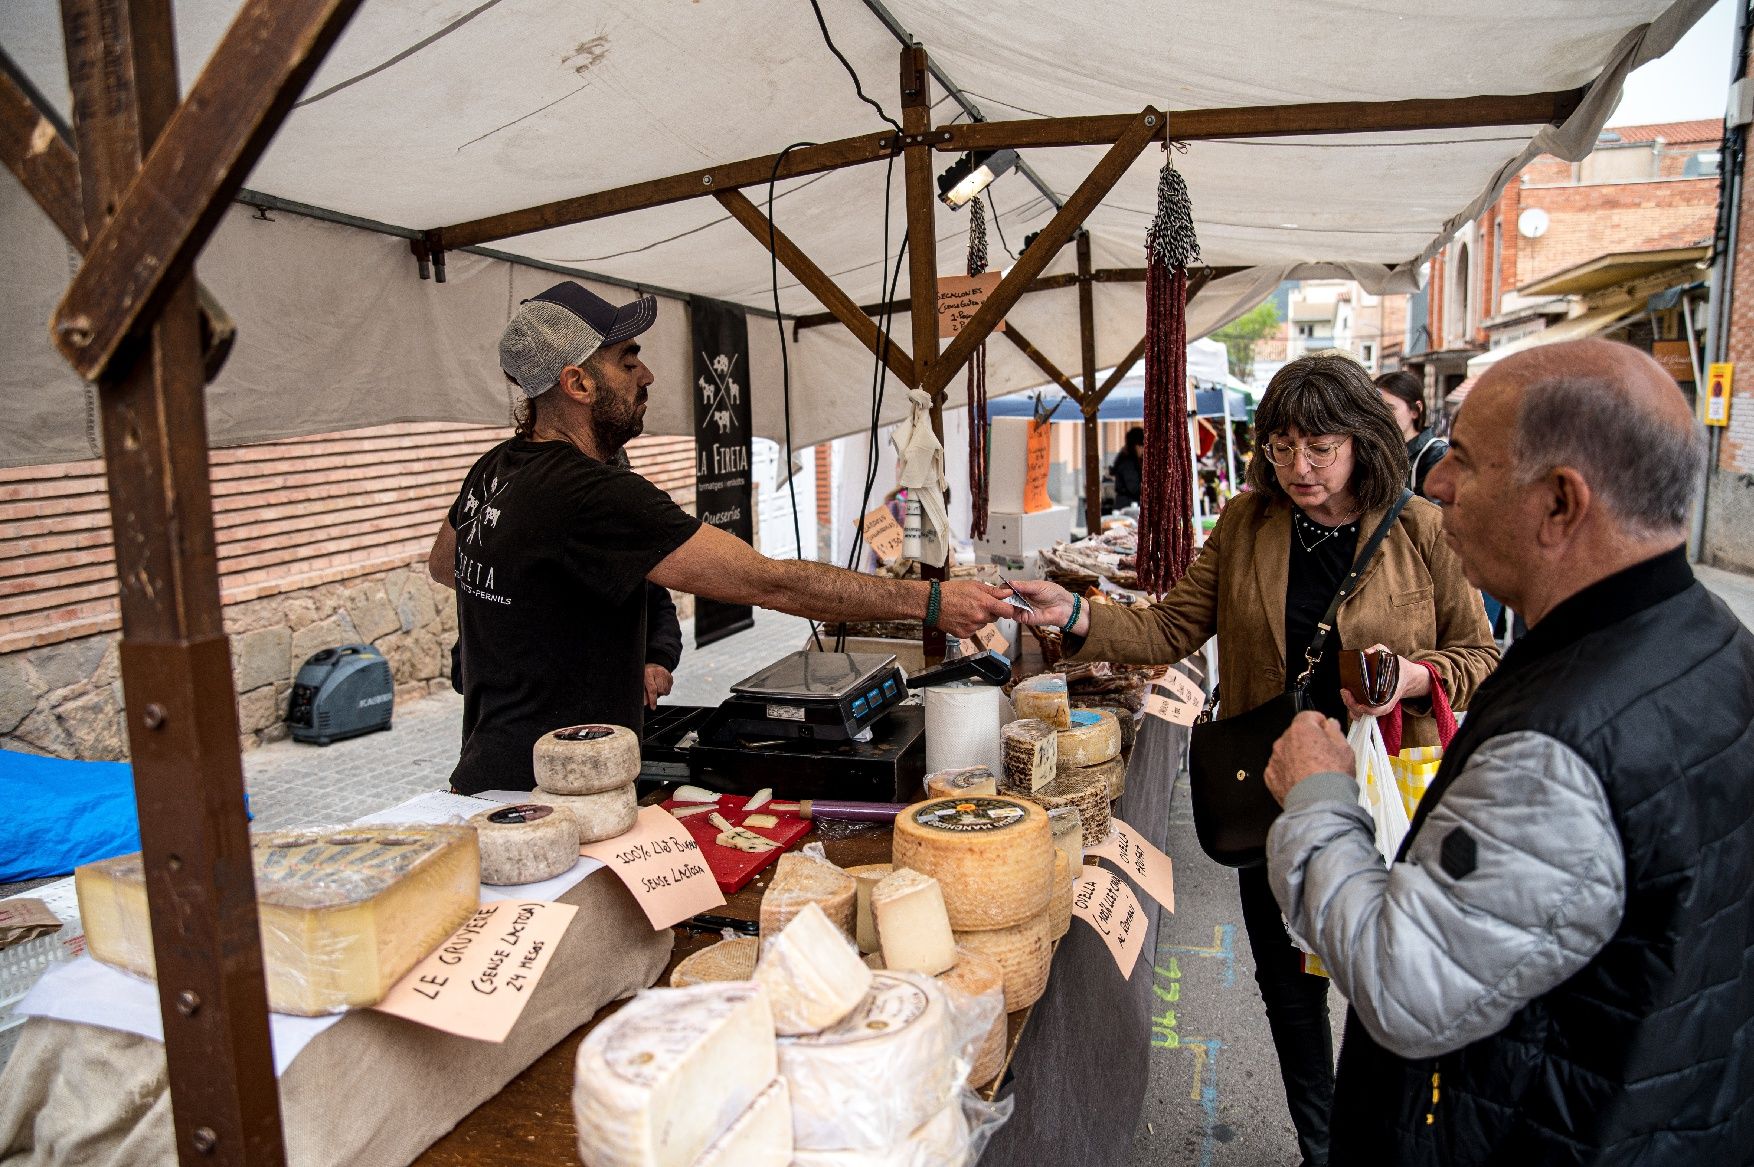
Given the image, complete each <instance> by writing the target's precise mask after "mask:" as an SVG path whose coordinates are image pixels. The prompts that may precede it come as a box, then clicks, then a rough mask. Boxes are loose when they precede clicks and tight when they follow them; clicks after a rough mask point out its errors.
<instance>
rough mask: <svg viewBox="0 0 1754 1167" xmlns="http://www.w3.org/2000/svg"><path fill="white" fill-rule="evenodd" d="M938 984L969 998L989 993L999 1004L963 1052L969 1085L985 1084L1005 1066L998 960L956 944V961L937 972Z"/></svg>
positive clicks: (1002, 991) (1001, 979)
mask: <svg viewBox="0 0 1754 1167" xmlns="http://www.w3.org/2000/svg"><path fill="white" fill-rule="evenodd" d="M938 983H939V984H940V985H943V986H944V987H945V988H947V989H951V990H954V991H955V992H958V993H962V994H965V995H966V996H969V997H982V996H987V995H988V994H991V995H992V997H993V998H994V999H995V1002H996V1004H997V1005H998V1009H997V1013H996V1016H995V1017H994V1018H993V1024H992V1025H990V1026H989V1027H988V1028H987V1031H986V1033H984V1034H982V1035H981V1036H980V1037H978V1038H975V1039H974V1040H973V1041H972V1042H970V1043H969V1045H970V1046H971V1047H972V1048H969V1049H965V1050H964V1051H963V1061H965V1062H967V1063H968V1078H967V1081H968V1084H969V1085H970V1086H984V1085H986V1084H987V1083H988V1082H991V1081H992V1080H993V1079H994V1078H996V1077H998V1076H999V1071H1000V1070H1002V1069H1004V1067H1005V1038H1006V1035H1007V1032H1008V1030H1007V1028H1006V1024H1005V1004H1004V1002H1005V970H1004V969H1001V968H1000V967H999V962H998V961H996V960H994V959H993V958H992V957H990V956H984V955H982V954H981V953H978V952H976V951H975V950H974V949H972V948H967V947H964V946H961V945H959V946H958V947H957V949H956V963H955V964H954V965H952V966H951V967H950V969H949V970H948V971H947V972H941V973H939V974H938Z"/></svg>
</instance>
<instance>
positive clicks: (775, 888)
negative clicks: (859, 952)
mask: <svg viewBox="0 0 1754 1167" xmlns="http://www.w3.org/2000/svg"><path fill="white" fill-rule="evenodd" d="M807 904H820V905H821V907H822V910H823V911H824V912H825V913H827V915H828V919H829V922H830V923H832V924H833V925H834V926H835V927H836V928H839V929H840V930H841V931H842V932H845V933H846V934H847V935H848V936H851V935H853V928H854V926H855V922H856V921H855V917H854V912H855V910H856V908H857V906H858V884H857V883H856V882H855V881H854V880H853V877H852V876H850V875H848V874H847V873H846V872H844V871H842V870H841V869H840V868H838V867H836V866H835V865H834V864H832V863H830V862H828V861H827V860H826V859H817V858H815V857H813V856H810V855H806V854H804V853H803V852H801V851H788V852H786V853H785V854H784V855H781V856H780V858H779V862H778V863H776V864H774V869H773V879H772V881H771V882H770V883H769V884H768V885H767V890H766V891H765V892H763V893H762V896H761V936H762V939H764V940H765V939H767V937H769V936H774V935H777V934H778V933H779V932H780V930H781V929H783V928H784V927H785V926H786V925H787V924H789V923H791V922H792V917H793V916H796V915H797V914H798V913H799V912H801V911H803V910H804V908H805V905H807Z"/></svg>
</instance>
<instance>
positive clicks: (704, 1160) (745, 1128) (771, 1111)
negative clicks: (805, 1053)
mask: <svg viewBox="0 0 1754 1167" xmlns="http://www.w3.org/2000/svg"><path fill="white" fill-rule="evenodd" d="M791 1161H792V1095H791V1091H789V1090H788V1089H786V1080H785V1079H784V1078H775V1079H774V1080H773V1081H772V1082H770V1083H768V1086H767V1089H766V1090H763V1091H762V1092H761V1094H760V1095H759V1096H758V1097H757V1098H756V1099H755V1101H754V1102H751V1103H750V1104H749V1109H748V1110H745V1111H744V1112H743V1114H742V1116H741V1117H739V1118H738V1119H737V1121H736V1122H734V1123H732V1124H731V1129H730V1130H728V1131H726V1132H725V1133H724V1134H722V1135H720V1136H719V1137H718V1138H717V1139H715V1140H713V1143H712V1145H711V1146H709V1147H708V1148H707V1149H706V1153H705V1154H704V1155H702V1156H701V1157H700V1158H699V1159H696V1160H695V1161H694V1167H787V1164H789V1163H791Z"/></svg>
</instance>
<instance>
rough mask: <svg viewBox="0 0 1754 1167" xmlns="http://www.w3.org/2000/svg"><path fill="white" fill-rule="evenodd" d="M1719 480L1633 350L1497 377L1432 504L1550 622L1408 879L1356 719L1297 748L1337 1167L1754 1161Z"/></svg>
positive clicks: (1753, 695)
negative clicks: (1380, 817)
mask: <svg viewBox="0 0 1754 1167" xmlns="http://www.w3.org/2000/svg"><path fill="white" fill-rule="evenodd" d="M1702 459H1703V440H1702V437H1701V434H1700V430H1699V427H1698V425H1697V423H1696V422H1695V421H1694V420H1693V417H1692V415H1691V413H1690V412H1689V410H1688V408H1687V405H1686V402H1685V401H1684V399H1683V398H1682V396H1681V394H1680V392H1679V391H1678V389H1677V387H1676V385H1675V382H1674V381H1673V380H1671V379H1670V378H1669V377H1668V376H1667V375H1666V374H1665V373H1664V372H1663V370H1662V368H1661V367H1660V366H1658V365H1657V363H1656V362H1655V361H1653V360H1651V359H1650V358H1649V357H1648V356H1646V355H1644V354H1643V353H1641V352H1638V351H1637V350H1635V349H1632V348H1629V347H1627V346H1625V345H1620V344H1613V343H1609V342H1606V341H1596V340H1591V341H1580V342H1576V343H1571V344H1555V345H1551V346H1547V347H1544V348H1539V349H1535V350H1532V351H1531V352H1528V353H1524V354H1520V355H1517V356H1512V357H1507V358H1505V359H1504V360H1503V361H1501V362H1499V363H1498V364H1497V365H1495V366H1494V367H1493V369H1492V370H1491V371H1490V372H1488V373H1486V374H1485V375H1484V376H1483V377H1482V378H1481V379H1480V382H1479V384H1478V385H1477V386H1475V388H1474V391H1473V392H1472V393H1471V394H1470V395H1469V397H1468V400H1467V404H1466V406H1465V407H1464V408H1463V409H1462V411H1461V415H1460V416H1459V417H1458V418H1457V419H1456V426H1455V433H1454V444H1453V445H1452V446H1451V447H1450V451H1449V454H1448V456H1447V457H1445V458H1444V460H1443V461H1442V462H1441V463H1439V464H1438V465H1437V467H1436V468H1435V469H1433V470H1432V472H1431V476H1430V478H1429V479H1428V480H1427V490H1428V492H1429V494H1430V495H1431V498H1432V500H1433V501H1434V502H1437V503H1438V504H1439V505H1441V506H1443V507H1444V508H1445V514H1444V524H1445V538H1446V539H1447V540H1448V541H1449V542H1450V543H1451V544H1452V545H1453V546H1454V547H1455V550H1456V552H1457V553H1458V554H1459V555H1460V557H1461V560H1462V564H1463V566H1464V568H1465V569H1466V570H1467V573H1468V576H1469V578H1470V579H1471V580H1472V581H1473V582H1474V583H1475V584H1477V585H1479V586H1480V587H1482V588H1485V589H1486V590H1488V591H1490V592H1492V594H1494V595H1496V596H1501V597H1503V598H1504V600H1505V601H1506V603H1508V604H1509V605H1510V606H1512V607H1513V608H1515V609H1517V610H1518V611H1520V612H1522V613H1524V614H1525V616H1526V617H1527V619H1528V622H1529V632H1528V634H1527V635H1526V636H1525V637H1523V638H1522V639H1520V640H1518V641H1516V642H1515V643H1514V644H1513V645H1512V646H1511V649H1510V651H1509V652H1508V653H1507V654H1506V655H1505V657H1504V660H1503V663H1502V664H1501V665H1500V667H1499V669H1498V671H1497V672H1496V673H1494V674H1493V675H1492V676H1491V677H1490V678H1488V679H1487V681H1486V682H1485V684H1483V685H1482V686H1481V688H1480V689H1479V691H1478V692H1477V693H1476V694H1475V696H1474V699H1473V702H1472V705H1471V706H1470V708H1469V711H1468V716H1467V720H1466V722H1465V724H1464V725H1463V726H1462V728H1461V732H1460V733H1459V734H1457V736H1456V738H1455V740H1454V741H1453V742H1452V743H1451V744H1450V747H1449V749H1448V751H1447V752H1446V755H1445V757H1444V760H1443V766H1442V769H1441V770H1440V771H1439V773H1438V775H1437V778H1436V780H1435V781H1434V782H1433V784H1432V787H1431V790H1430V791H1429V793H1427V794H1426V796H1425V799H1424V801H1423V802H1422V803H1421V804H1420V807H1419V810H1418V813H1417V814H1416V815H1415V816H1414V819H1413V826H1412V830H1411V832H1410V833H1409V834H1408V836H1407V840H1406V842H1405V844H1404V845H1403V846H1402V848H1401V851H1400V853H1399V855H1398V856H1397V858H1396V861H1395V862H1394V863H1393V864H1391V865H1390V866H1389V867H1388V869H1387V870H1385V869H1384V867H1383V862H1382V859H1381V858H1380V856H1379V855H1378V854H1377V852H1376V849H1375V846H1374V836H1373V831H1372V827H1371V821H1370V818H1369V817H1368V815H1367V814H1366V813H1365V812H1364V811H1362V810H1360V809H1359V807H1358V791H1357V788H1356V787H1355V786H1354V785H1353V782H1352V778H1351V776H1350V775H1351V773H1352V769H1353V758H1352V752H1351V751H1350V750H1349V749H1348V748H1347V746H1346V742H1345V739H1344V738H1343V737H1342V736H1341V734H1340V732H1339V728H1338V726H1336V725H1334V724H1333V723H1332V722H1329V721H1326V720H1324V719H1323V718H1322V717H1320V716H1319V715H1316V714H1307V713H1306V714H1303V715H1302V716H1301V717H1300V718H1299V719H1298V721H1297V722H1295V723H1294V724H1293V725H1292V727H1291V728H1290V729H1289V730H1288V731H1287V732H1286V733H1285V735H1284V736H1283V737H1282V738H1281V739H1280V740H1279V742H1278V744H1277V745H1276V747H1275V749H1274V753H1273V761H1272V764H1271V767H1270V768H1269V769H1268V771H1267V784H1268V786H1269V787H1270V788H1271V789H1272V790H1273V792H1274V794H1275V795H1276V796H1277V797H1278V798H1279V799H1280V801H1281V802H1282V803H1283V804H1284V806H1285V813H1284V815H1283V816H1282V817H1281V818H1280V819H1279V821H1278V823H1277V824H1275V826H1274V827H1273V831H1272V834H1271V836H1270V838H1269V841H1268V871H1269V877H1270V880H1271V883H1272V886H1273V892H1274V894H1275V896H1276V897H1277V898H1278V901H1279V904H1280V907H1281V908H1282V909H1283V910H1284V912H1285V917H1286V920H1287V922H1288V924H1289V925H1290V928H1291V930H1292V931H1293V932H1294V933H1296V934H1297V935H1299V936H1301V937H1303V938H1304V939H1305V940H1306V941H1308V942H1309V943H1310V944H1311V946H1312V947H1313V948H1314V949H1315V951H1316V952H1317V953H1319V954H1320V955H1321V957H1322V959H1323V961H1324V962H1325V963H1326V965H1327V967H1328V969H1329V970H1330V971H1331V972H1332V974H1333V978H1334V981H1335V982H1336V983H1337V984H1338V985H1339V987H1340V989H1341V991H1342V992H1343V993H1344V994H1345V996H1346V999H1347V1000H1348V1001H1349V1002H1350V1004H1351V1013H1350V1016H1349V1017H1348V1018H1347V1023H1346V1039H1345V1043H1344V1046H1343V1050H1342V1053H1341V1055H1340V1065H1339V1070H1338V1076H1337V1080H1336V1092H1335V1100H1334V1114H1333V1125H1332V1131H1333V1135H1332V1138H1333V1143H1332V1148H1333V1149H1332V1157H1333V1162H1335V1163H1336V1164H1347V1165H1349V1167H1350V1165H1368V1167H1377V1165H1387V1164H1397V1165H1404V1164H1444V1165H1468V1164H1515V1165H1516V1167H1529V1165H1532V1164H1560V1163H1563V1164H1634V1163H1636V1164H1640V1165H1646V1167H1656V1165H1666V1164H1675V1165H1677V1167H1678V1165H1681V1164H1688V1165H1692V1164H1708V1163H1709V1164H1730V1163H1735V1164H1748V1163H1751V1162H1754V728H1751V727H1754V637H1751V636H1750V635H1749V633H1748V631H1747V630H1746V629H1745V628H1743V627H1742V625H1741V624H1740V623H1739V622H1738V621H1737V620H1736V618H1735V617H1734V616H1733V615H1731V614H1730V612H1729V610H1728V609H1726V608H1725V607H1724V605H1723V604H1722V603H1721V602H1719V601H1718V600H1717V599H1716V598H1715V597H1713V596H1712V595H1711V594H1709V593H1708V592H1707V591H1706V590H1705V589H1704V587H1703V586H1701V585H1700V584H1699V583H1697V582H1696V581H1695V580H1694V578H1693V573H1692V570H1691V569H1690V568H1689V567H1688V564H1687V559H1686V555H1685V528H1686V523H1687V520H1688V512H1689V507H1690V504H1691V500H1692V493H1693V487H1694V483H1695V481H1696V478H1697V475H1698V474H1699V470H1700V466H1701V462H1702Z"/></svg>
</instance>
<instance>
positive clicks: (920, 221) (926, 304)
mask: <svg viewBox="0 0 1754 1167" xmlns="http://www.w3.org/2000/svg"><path fill="white" fill-rule="evenodd" d="M901 126H902V130H903V132H904V133H905V134H906V136H907V138H908V140H909V141H910V142H911V143H912V144H910V145H908V146H907V147H906V148H905V149H904V150H903V152H902V165H903V168H904V170H903V173H904V176H905V179H906V185H905V191H906V196H907V233H908V244H907V259H908V267H907V295H908V300H909V315H910V319H911V320H912V323H913V334H914V371H915V373H916V374H917V376H918V379H917V380H916V381H915V382H914V384H915V387H917V388H923V389H925V390H926V391H927V392H928V393H930V394H931V396H932V432H933V433H934V434H936V435H937V436H938V440H939V441H940V442H942V441H943V440H944V381H943V380H939V381H936V382H933V383H931V384H929V385H928V383H927V382H928V379H929V378H931V377H932V375H933V373H932V371H933V369H934V368H935V367H936V366H937V363H938V229H937V226H936V223H937V207H938V196H937V191H936V190H935V187H936V176H935V175H934V174H933V173H932V171H933V162H932V150H931V147H930V146H928V145H926V144H925V141H924V137H925V135H926V134H927V133H928V132H929V131H930V130H931V128H932V78H931V73H930V62H929V61H928V60H927V58H926V49H925V46H923V45H908V46H907V47H905V48H903V49H902V50H901ZM920 574H921V575H923V576H924V577H925V578H926V579H944V578H946V577H947V576H948V575H949V560H948V559H946V561H945V564H944V566H943V567H930V566H928V565H926V564H921V565H920ZM922 647H923V649H924V651H925V656H926V663H927V664H936V663H937V662H939V661H941V660H943V659H944V633H943V631H942V630H941V629H938V628H928V629H926V633H925V637H924V643H923V645H922Z"/></svg>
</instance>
